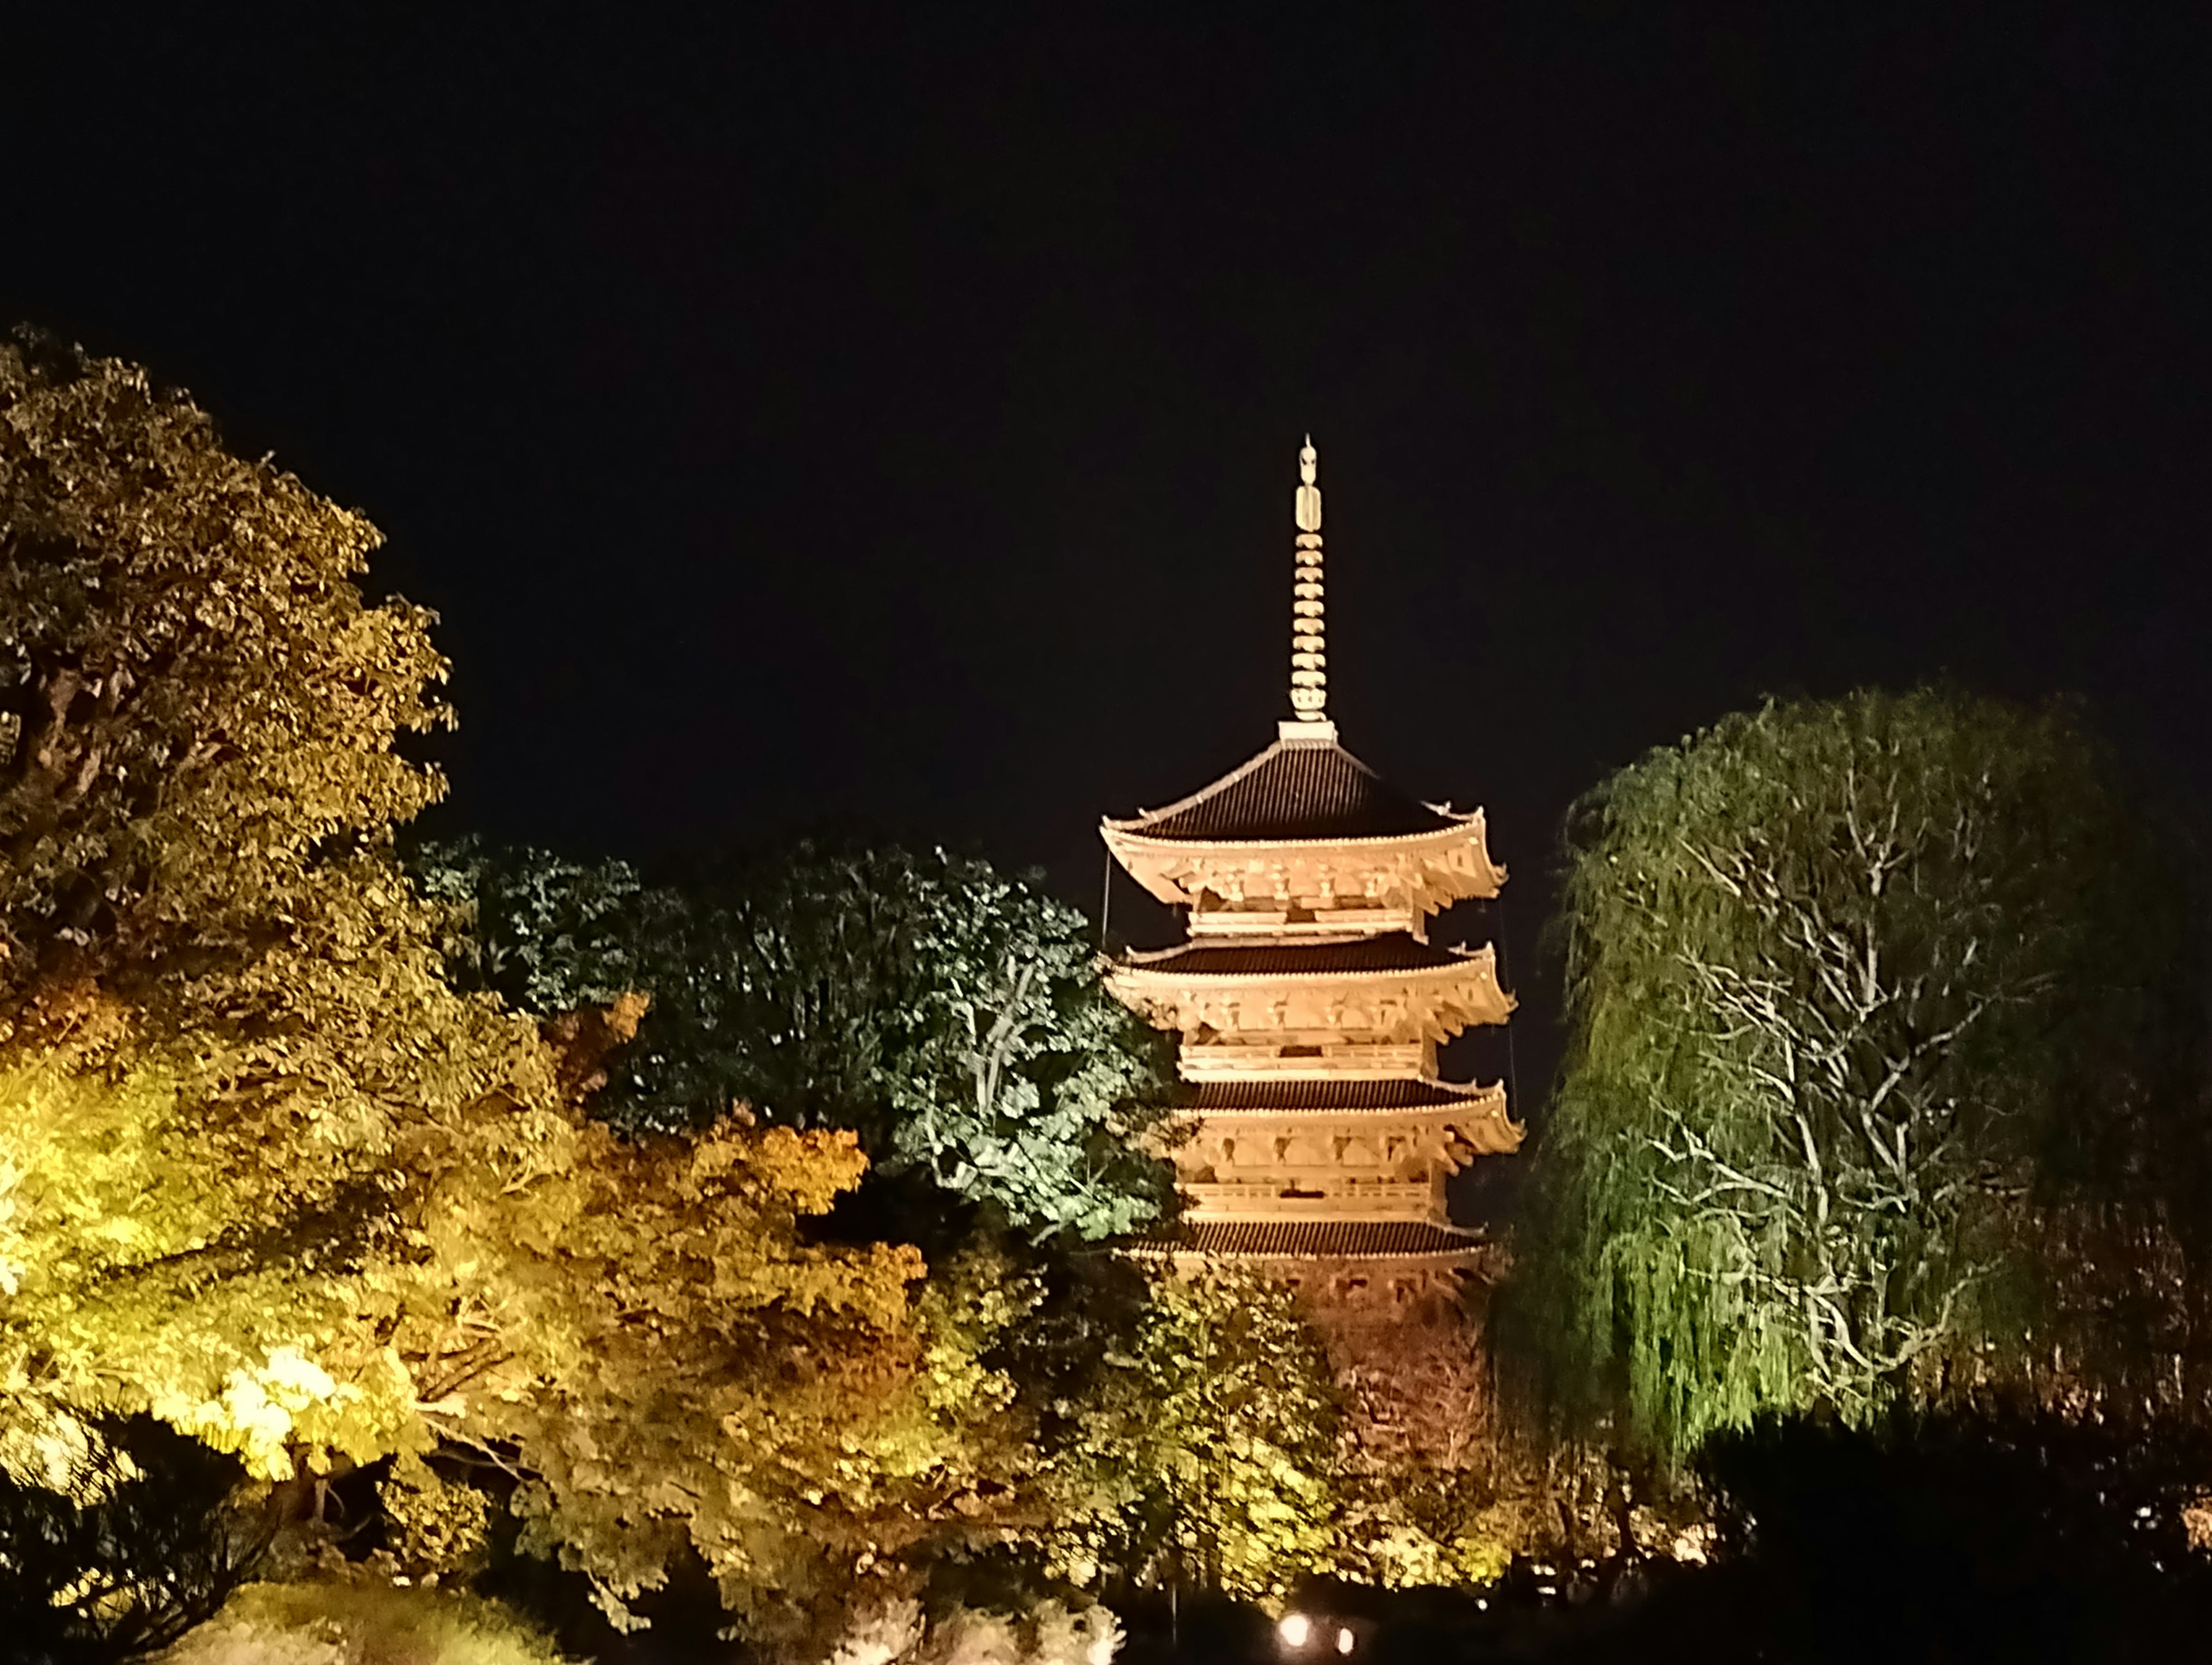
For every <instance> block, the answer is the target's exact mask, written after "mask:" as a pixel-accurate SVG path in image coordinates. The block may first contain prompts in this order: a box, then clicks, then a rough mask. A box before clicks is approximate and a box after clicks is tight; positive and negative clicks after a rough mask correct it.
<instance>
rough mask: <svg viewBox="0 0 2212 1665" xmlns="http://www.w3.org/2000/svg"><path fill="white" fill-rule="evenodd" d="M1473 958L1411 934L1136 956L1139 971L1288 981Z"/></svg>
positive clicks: (1131, 960) (1187, 948)
mask: <svg viewBox="0 0 2212 1665" xmlns="http://www.w3.org/2000/svg"><path fill="white" fill-rule="evenodd" d="M1472 958H1473V957H1472V956H1470V955H1467V954H1462V953H1461V952H1460V951H1458V950H1457V949H1455V948H1443V947H1440V946H1438V945H1437V944H1435V943H1429V942H1423V941H1422V940H1421V939H1419V937H1416V936H1414V935H1413V933H1411V932H1408V931H1383V932H1378V933H1375V934H1374V935H1372V936H1364V937H1336V938H1314V939H1308V940H1306V941H1304V942H1297V941H1288V942H1286V941H1284V940H1282V939H1279V938H1278V939H1270V940H1267V941H1262V942H1249V943H1248V942H1231V943H1210V942H1200V943H1188V944H1186V945H1183V946H1182V947H1180V948H1170V949H1167V950H1164V951H1161V952H1159V953H1157V954H1132V955H1130V956H1129V957H1128V960H1127V964H1128V966H1129V967H1130V969H1133V970H1138V971H1165V972H1171V973H1178V974H1188V973H1192V972H1196V973H1198V974H1200V975H1212V976H1222V977H1235V976H1282V975H1293V974H1296V973H1300V972H1331V971H1342V972H1370V971H1427V970H1431V969H1434V968H1435V967H1437V966H1440V965H1459V964H1463V963H1468V961H1469V960H1471V959H1472Z"/></svg>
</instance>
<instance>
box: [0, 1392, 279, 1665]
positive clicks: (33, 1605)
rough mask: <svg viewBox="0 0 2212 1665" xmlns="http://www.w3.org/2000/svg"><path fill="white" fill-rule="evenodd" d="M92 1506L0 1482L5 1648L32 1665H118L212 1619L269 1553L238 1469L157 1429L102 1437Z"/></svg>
mask: <svg viewBox="0 0 2212 1665" xmlns="http://www.w3.org/2000/svg"><path fill="white" fill-rule="evenodd" d="M101 1431H102V1432H103V1433H104V1434H105V1435H106V1437H107V1438H106V1444H104V1445H103V1446H101V1447H100V1448H99V1450H98V1455H97V1456H96V1457H94V1459H92V1460H91V1461H93V1462H94V1464H95V1465H96V1466H97V1468H99V1470H100V1472H99V1473H97V1474H89V1475H86V1476H84V1477H83V1479H84V1480H87V1481H88V1482H90V1483H92V1484H94V1485H95V1486H99V1487H100V1488H101V1489H102V1490H103V1491H104V1492H105V1495H104V1496H102V1497H101V1498H100V1501H98V1502H96V1503H94V1504H88V1505H84V1506H79V1505H77V1504H72V1503H70V1501H69V1500H68V1499H67V1498H64V1497H63V1496H62V1495H61V1494H60V1493H59V1492H55V1491H52V1490H50V1489H48V1488H46V1487H45V1486H26V1485H23V1484H21V1483H20V1482H18V1481H16V1480H12V1479H9V1478H7V1477H6V1476H4V1475H0V1638H4V1647H5V1650H6V1656H7V1657H8V1658H9V1659H11V1660H16V1661H21V1662H24V1665H110V1662H121V1661H126V1660H134V1659H143V1658H146V1657H148V1656H150V1655H153V1654H155V1653H157V1652H159V1651H160V1650H161V1649H163V1648H166V1647H167V1646H168V1645H169V1644H172V1643H173V1642H175V1641H176V1640H178V1638H180V1637H182V1636H183V1635H184V1634H185V1632H187V1631H189V1630H191V1628H192V1627H193V1626H196V1625H198V1624H201V1623H203V1622H204V1620H206V1619H210V1618H212V1617H213V1616H214V1615H215V1613H216V1610H217V1609H218V1608H220V1607H222V1604H223V1603H224V1601H227V1600H228V1599H229V1596H230V1594H231V1592H232V1591H233V1590H234V1589H237V1587H238V1586H239V1585H240V1583H244V1582H245V1581H246V1578H247V1577H250V1576H251V1575H252V1571H253V1568H254V1566H255V1565H256V1564H257V1563H258V1560H259V1559H260V1558H261V1554H262V1552H263V1551H264V1549H265V1548H266V1547H267V1544H268V1539H267V1535H266V1533H265V1531H264V1530H257V1529H253V1528H250V1527H249V1526H248V1525H247V1523H246V1522H243V1521H241V1520H240V1518H239V1517H238V1516H236V1515H235V1514H234V1512H233V1510H232V1508H231V1499H232V1497H233V1494H234V1492H235V1490H236V1488H237V1486H238V1484H239V1481H240V1478H241V1475H242V1471H241V1469H240V1467H239V1465H238V1463H237V1462H236V1461H234V1459H232V1458H230V1457H228V1456H226V1455H222V1454H221V1453H219V1452H216V1451H212V1450H210V1449H209V1448H208V1447H206V1446H205V1445H203V1444H201V1443H199V1442H198V1441H197V1440H193V1439H189V1438H187V1437H185V1436H184V1435H182V1434H179V1433H177V1432H175V1431H173V1430H172V1429H170V1428H167V1427H166V1426H164V1425H161V1424H160V1423H157V1422H155V1421H153V1420H152V1419H148V1418H137V1419H132V1420H131V1421H129V1422H127V1423H118V1424H115V1425H110V1426H107V1427H106V1428H104V1429H102V1430H101Z"/></svg>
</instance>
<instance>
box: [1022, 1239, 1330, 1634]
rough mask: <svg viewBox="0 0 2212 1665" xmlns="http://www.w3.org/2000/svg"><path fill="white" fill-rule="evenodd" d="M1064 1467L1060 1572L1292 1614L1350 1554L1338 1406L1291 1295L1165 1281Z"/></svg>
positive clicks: (1228, 1277)
mask: <svg viewBox="0 0 2212 1665" xmlns="http://www.w3.org/2000/svg"><path fill="white" fill-rule="evenodd" d="M1108 1363H1109V1365H1110V1368H1109V1370H1105V1371H1103V1372H1102V1373H1101V1375H1100V1376H1099V1378H1098V1380H1097V1383H1096V1385H1095V1386H1094V1387H1093V1389H1092V1390H1091V1393H1090V1394H1089V1395H1087V1396H1086V1397H1085V1400H1084V1401H1083V1402H1082V1403H1081V1404H1080V1406H1079V1407H1078V1408H1077V1410H1076V1413H1075V1416H1074V1418H1073V1424H1072V1426H1071V1427H1070V1428H1069V1430H1068V1431H1067V1433H1066V1437H1065V1438H1064V1440H1063V1441H1062V1442H1061V1443H1060V1444H1059V1445H1058V1447H1057V1449H1055V1450H1054V1452H1053V1454H1052V1456H1051V1458H1050V1461H1049V1466H1048V1469H1047V1472H1046V1495H1047V1496H1048V1498H1050V1500H1051V1514H1052V1520H1053V1522H1054V1525H1053V1527H1052V1528H1051V1529H1050V1531H1049V1532H1048V1534H1046V1540H1047V1544H1048V1547H1049V1549H1050V1550H1051V1552H1052V1557H1053V1560H1054V1565H1055V1566H1056V1567H1057V1568H1058V1569H1059V1570H1060V1571H1064V1572H1066V1573H1067V1574H1069V1575H1070V1576H1072V1577H1074V1578H1075V1580H1076V1582H1078V1583H1086V1584H1087V1583H1091V1582H1092V1580H1094V1579H1095V1578H1096V1577H1097V1576H1098V1574H1099V1572H1100V1571H1101V1570H1102V1569H1106V1568H1111V1569H1115V1570H1118V1571H1121V1573H1122V1574H1123V1575H1124V1576H1133V1577H1137V1578H1138V1579H1139V1580H1141V1581H1143V1582H1146V1583H1158V1582H1160V1581H1162V1580H1163V1579H1165V1578H1176V1579H1182V1580H1187V1581H1188V1582H1189V1583H1193V1584H1194V1585H1200V1586H1203V1587H1209V1588H1212V1589H1219V1590H1223V1591H1225V1592H1227V1593H1228V1594H1230V1595H1235V1596H1238V1597H1240V1598H1243V1599H1247V1600H1250V1599H1259V1598H1269V1597H1272V1598H1274V1599H1277V1600H1279V1599H1281V1598H1282V1597H1283V1596H1285V1595H1287V1594H1288V1593H1289V1592H1290V1590H1291V1588H1292V1587H1293V1586H1294V1585H1295V1584H1296V1583H1297V1582H1298V1580H1299V1579H1300V1578H1301V1577H1304V1576H1308V1575H1311V1574H1314V1573H1317V1572H1322V1571H1328V1569H1329V1568H1330V1567H1331V1566H1332V1565H1334V1553H1335V1548H1336V1543H1335V1537H1334V1530H1335V1511H1336V1504H1337V1498H1336V1491H1335V1482H1334V1463H1335V1452H1336V1436H1337V1407H1336V1402H1335V1395H1334V1389H1333V1387H1332V1384H1331V1379H1330V1373H1329V1368H1328V1356H1327V1353H1326V1352H1325V1351H1324V1349H1323V1348H1322V1343H1321V1340H1320V1338H1319V1337H1318V1336H1317V1335H1316V1334H1315V1333H1314V1331H1313V1330H1312V1328H1310V1326H1309V1325H1308V1324H1307V1323H1306V1322H1305V1320H1304V1317H1303V1316H1301V1314H1300V1312H1299V1310H1298V1308H1297V1303H1296V1301H1295V1299H1294V1298H1293V1297H1291V1295H1290V1294H1289V1292H1288V1291H1285V1290H1283V1289H1281V1288H1280V1287H1279V1286H1277V1285H1272V1284H1269V1283H1267V1282H1265V1281H1264V1280H1261V1279H1255V1278H1251V1277H1247V1276H1244V1275H1242V1274H1239V1273H1235V1272H1231V1271H1227V1270H1210V1271H1207V1272H1206V1273H1201V1274H1198V1275H1194V1276H1190V1277H1187V1278H1186V1277H1180V1276H1177V1275H1176V1274H1174V1273H1168V1272H1163V1273H1161V1274H1160V1275H1159V1277H1158V1280H1157V1281H1156V1282H1155V1284H1154V1285H1153V1287H1152V1291H1151V1298H1150V1299H1149V1300H1148V1301H1147V1302H1146V1305H1145V1307H1144V1308H1143V1309H1142V1311H1141V1313H1140V1315H1139V1322H1138V1323H1137V1325H1136V1327H1135V1329H1134V1333H1133V1334H1132V1336H1131V1337H1130V1339H1129V1341H1128V1343H1127V1346H1126V1349H1125V1350H1123V1351H1121V1352H1117V1353H1116V1354H1115V1355H1114V1356H1112V1357H1111V1358H1109V1361H1108Z"/></svg>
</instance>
